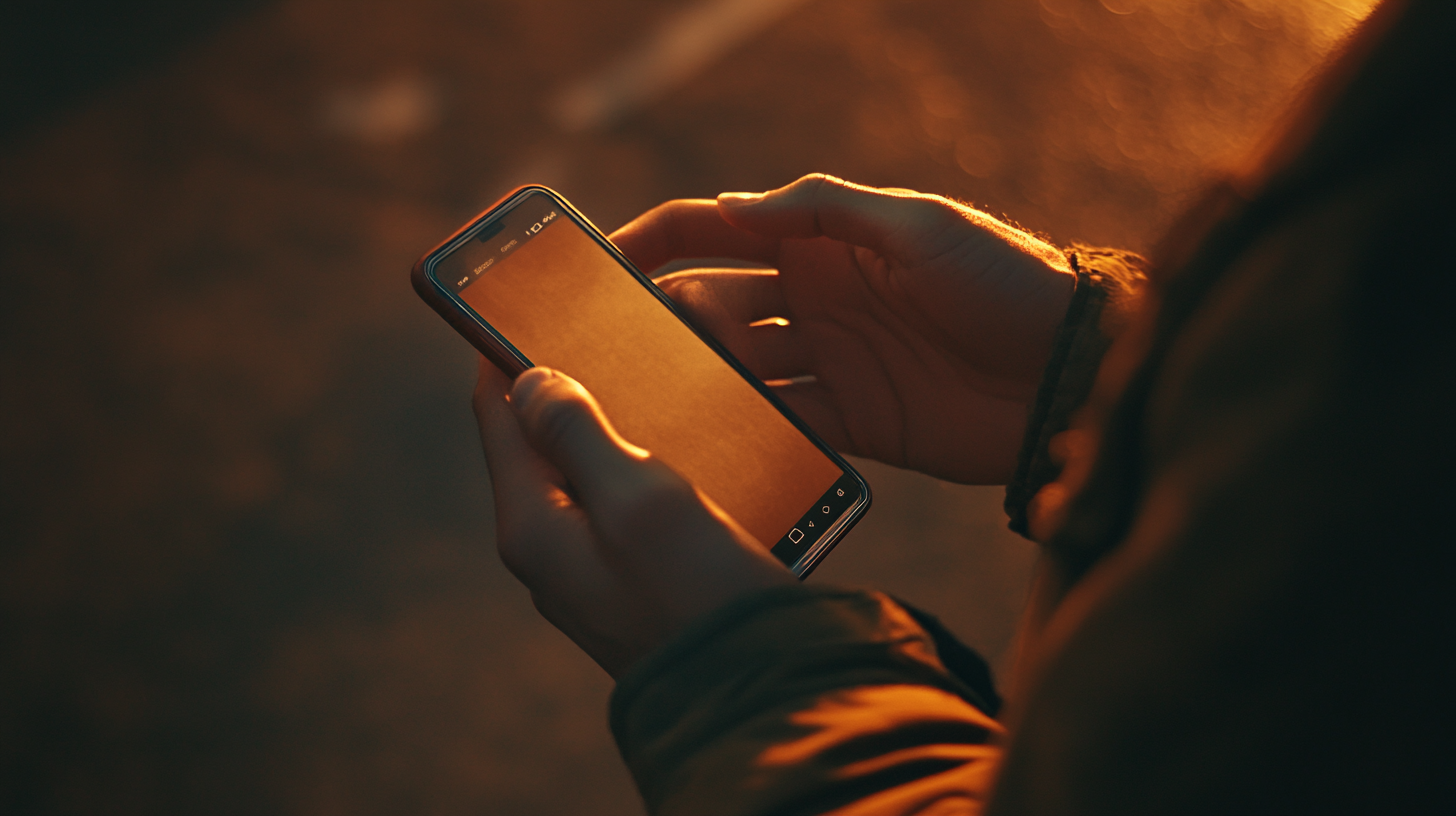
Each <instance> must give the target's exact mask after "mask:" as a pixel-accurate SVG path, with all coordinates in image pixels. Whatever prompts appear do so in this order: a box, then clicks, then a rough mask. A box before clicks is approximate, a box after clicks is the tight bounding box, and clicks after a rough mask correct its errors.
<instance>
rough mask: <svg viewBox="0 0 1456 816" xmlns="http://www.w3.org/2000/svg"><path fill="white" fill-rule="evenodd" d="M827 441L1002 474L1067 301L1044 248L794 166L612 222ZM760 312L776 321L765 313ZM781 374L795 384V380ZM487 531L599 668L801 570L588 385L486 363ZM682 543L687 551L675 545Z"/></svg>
mask: <svg viewBox="0 0 1456 816" xmlns="http://www.w3.org/2000/svg"><path fill="white" fill-rule="evenodd" d="M612 240H613V241H614V242H615V243H616V244H617V245H618V246H619V247H621V248H622V250H623V251H624V252H625V253H626V254H627V255H628V257H630V258H632V259H633V261H634V262H635V263H636V264H637V265H638V266H639V267H640V268H642V269H647V270H651V269H657V268H659V267H660V266H662V265H663V264H665V263H667V262H669V261H673V260H679V259H685V258H736V259H739V260H743V261H748V262H751V263H755V264H762V265H763V266H765V267H771V268H769V269H694V270H690V271H685V272H679V273H675V274H672V275H668V276H665V277H663V278H661V279H659V281H658V283H659V285H660V286H661V287H662V289H663V290H664V291H665V292H666V293H667V294H668V295H669V296H671V297H672V298H673V299H674V300H675V301H676V302H677V303H679V304H680V305H681V306H682V307H683V308H684V310H686V311H687V312H688V314H689V315H690V316H691V317H692V318H693V319H694V320H695V321H697V322H698V323H699V324H700V325H701V326H703V327H704V328H706V329H707V330H708V331H709V332H711V333H712V334H713V335H714V336H715V337H717V338H718V339H719V340H720V341H721V342H722V343H723V344H724V345H725V346H727V347H728V349H729V350H730V351H732V352H733V353H734V355H735V356H737V357H738V358H739V359H740V360H742V361H743V362H744V364H745V365H747V366H748V368H749V369H750V370H752V371H753V372H754V373H755V374H757V375H758V376H759V377H761V378H763V379H765V380H769V381H779V382H777V383H773V385H774V387H775V388H776V389H777V391H778V393H779V394H780V395H781V396H782V397H783V399H784V401H785V402H787V403H788V404H789V406H790V407H791V408H793V409H794V411H795V412H796V413H798V414H799V416H801V417H802V418H803V419H804V420H805V421H806V422H808V423H809V425H810V426H811V427H813V428H814V430H815V431H816V432H817V433H819V434H820V436H822V437H823V438H824V439H825V440H826V441H827V442H829V444H831V445H833V446H835V447H836V448H837V449H839V450H841V451H844V452H845V453H850V454H854V455H859V456H865V457H869V458H873V459H877V460H879V461H882V462H886V463H888V464H891V465H895V466H897V467H903V468H909V469H913V470H918V471H921V472H923V473H928V474H930V475H932V476H935V477H937V478H941V479H947V480H951V481H958V482H967V483H977V484H997V483H1004V482H1005V481H1006V480H1007V479H1009V478H1010V476H1011V473H1012V469H1013V467H1014V464H1015V460H1016V452H1017V449H1018V447H1019V446H1020V442H1021V436H1022V433H1023V431H1024V429H1025V424H1026V416H1027V412H1028V408H1029V405H1030V402H1031V401H1032V399H1033V397H1034V395H1035V392H1036V388H1037V385H1038V383H1039V380H1040V376H1041V372H1042V369H1043V368H1044V367H1045V365H1046V360H1047V357H1048V356H1049V354H1050V351H1051V345H1052V339H1053V337H1054V335H1055V333H1056V329H1057V327H1058V325H1059V324H1060V322H1061V320H1062V318H1063V316H1064V315H1065V313H1066V309H1067V305H1068V303H1069V302H1070V300H1071V294H1072V288H1073V285H1074V276H1073V275H1072V273H1071V271H1070V270H1069V269H1068V268H1067V264H1066V259H1065V257H1064V256H1063V255H1062V253H1061V252H1060V251H1059V250H1057V249H1056V248H1055V247H1052V246H1051V245H1049V244H1046V243H1044V242H1042V241H1040V240H1038V239H1036V238H1035V237H1033V236H1030V235H1028V234H1026V233H1024V232H1021V231H1019V230H1016V229H1014V228H1012V227H1010V226H1008V225H1006V224H1003V223H1001V222H999V221H997V220H995V219H994V218H991V217H990V216H988V215H986V214H984V213H981V212H978V211H976V210H973V209H970V208H968V207H965V206H963V205H961V204H958V203H955V202H952V201H949V200H947V199H944V198H941V197H939V196H930V195H924V194H921V193H915V192H912V191H908V190H897V189H892V190H883V189H875V188H869V187H862V186H859V185H854V184H849V183H847V182H844V181H841V180H839V179H835V178H832V177H829V176H823V175H813V176H806V177H804V178H802V179H799V180H798V181H796V182H794V183H793V184H790V185H788V186H787V187H783V188H780V189H778V190H774V191H771V192H768V193H763V194H746V193H724V194H723V195H720V196H719V197H718V200H717V201H716V202H714V201H708V200H679V201H671V202H668V203H666V204H663V205H661V206H659V207H657V208H655V209H653V210H650V211H648V212H647V213H645V214H643V215H642V216H641V217H639V218H637V219H636V220H634V221H633V222H632V223H630V224H628V225H627V226H625V227H623V228H622V229H621V230H619V231H617V232H616V233H615V234H614V235H612ZM770 318H781V319H780V320H777V321H770V320H769V319H770ZM791 379H792V381H790V380H791ZM475 412H476V416H477V419H478V420H479V423H480V430H481V438H482V441H483V443H484V446H485V453H486V460H487V463H488V464H489V466H490V472H491V476H492V479H491V481H492V484H493V486H494V491H495V501H496V514H497V544H498V547H499V549H500V554H501V558H502V560H503V561H504V562H505V564H506V566H507V567H508V568H509V569H510V570H511V571H512V572H513V573H514V574H515V575H516V576H517V577H518V578H520V579H521V581H522V582H523V583H525V584H526V586H527V587H529V588H530V590H531V593H532V597H533V598H534V600H535V602H536V606H537V608H538V609H540V610H541V612H542V614H543V615H544V616H545V617H546V618H547V619H548V620H550V621H551V622H552V623H553V624H555V625H556V626H557V627H558V628H560V629H561V630H562V631H563V632H565V633H566V634H567V635H568V636H569V637H571V638H572V639H573V640H574V641H575V642H576V643H577V644H578V645H580V646H581V647H582V648H583V649H584V650H585V651H586V652H587V653H588V654H590V655H591V656H592V657H593V658H594V659H595V660H596V661H597V662H598V663H599V664H601V665H602V667H603V668H605V669H606V670H607V671H608V673H610V674H612V675H613V676H614V677H615V676H619V675H620V673H621V672H622V671H624V670H625V669H626V668H627V667H629V666H630V665H631V664H632V663H634V662H635V661H636V660H638V659H640V658H641V657H642V656H644V655H645V654H646V653H647V652H649V651H651V650H652V649H653V648H655V647H656V646H657V645H659V644H661V643H663V642H664V641H665V640H667V639H668V638H670V637H672V635H673V634H675V633H676V632H678V631H680V630H681V629H682V628H683V627H684V626H685V625H687V623H689V622H690V621H691V620H693V619H694V618H696V617H698V616H700V615H702V614H704V613H706V612H708V611H710V610H712V609H715V608H717V607H718V606H721V605H722V604H724V603H726V602H727V601H728V600H730V599H732V598H733V597H735V596H737V595H740V594H743V593H746V592H749V591H753V590H756V589H762V588H766V587H769V586H773V585H775V584H784V583H792V582H793V581H794V580H795V579H794V577H793V576H792V574H790V573H789V572H788V570H787V569H785V568H784V567H783V566H782V565H781V564H779V562H778V561H777V560H776V559H774V558H773V556H772V555H770V554H769V553H768V551H767V550H766V549H765V548H764V546H763V545H762V544H761V543H759V542H758V541H756V540H755V539H754V538H753V537H752V536H750V535H749V534H748V533H746V532H745V531H744V530H743V529H742V528H740V527H739V526H738V525H737V524H735V523H734V522H733V520H732V519H730V518H729V517H728V516H727V515H725V514H724V513H723V512H722V511H721V510H720V509H718V508H717V507H715V506H714V505H713V504H712V502H711V501H710V500H708V499H707V497H705V496H703V495H701V494H700V493H698V492H697V491H696V490H694V489H693V487H692V486H691V485H689V484H688V483H687V482H685V481H684V480H683V479H682V478H681V477H679V476H678V475H677V474H676V473H674V472H673V471H672V470H671V469H670V468H668V467H667V466H666V465H664V464H663V463H661V462H660V461H657V460H656V459H654V458H653V457H652V455H651V453H650V452H648V451H644V450H642V449H640V448H637V447H636V446H634V445H632V444H631V443H630V442H628V441H626V440H623V439H622V438H621V437H620V436H619V435H617V433H616V432H615V431H614V430H613V429H612V427H611V423H610V421H609V420H608V419H607V418H606V417H605V416H604V415H603V414H602V412H601V409H600V407H599V406H598V405H597V404H596V402H595V400H593V399H592V397H591V395H590V394H588V393H587V392H586V390H585V389H584V388H582V386H581V385H580V384H579V383H577V382H576V381H575V380H572V379H571V378H570V377H568V376H566V375H565V374H562V373H560V372H555V371H550V370H547V369H532V370H530V371H527V372H526V373H524V374H522V375H521V376H520V377H519V378H517V380H516V382H515V383H514V384H512V383H510V382H509V381H508V380H507V378H506V377H505V375H504V374H502V373H500V372H499V371H498V370H497V369H495V368H494V367H493V366H491V365H490V364H489V363H486V362H484V361H482V363H481V368H480V382H479V385H478V386H477V389H476V394H475ZM684 541H692V542H693V543H694V544H693V546H691V547H684V546H682V542H684Z"/></svg>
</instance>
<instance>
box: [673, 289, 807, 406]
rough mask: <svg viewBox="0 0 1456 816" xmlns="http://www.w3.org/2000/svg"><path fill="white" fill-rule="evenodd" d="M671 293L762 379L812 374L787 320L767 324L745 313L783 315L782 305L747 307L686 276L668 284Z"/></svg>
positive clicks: (796, 333)
mask: <svg viewBox="0 0 1456 816" xmlns="http://www.w3.org/2000/svg"><path fill="white" fill-rule="evenodd" d="M671 289H672V291H671V292H670V293H669V294H671V296H672V299H673V301H674V302H676V303H677V304H678V307H679V308H680V309H682V311H683V312H684V313H686V314H687V316H688V318H689V319H691V320H692V321H693V323H695V324H696V325H697V326H698V327H699V328H701V329H703V330H704V331H706V332H707V333H708V334H710V335H712V336H713V338H714V339H715V340H717V341H718V342H719V343H721V344H722V345H723V347H724V348H726V349H728V352H729V353H730V354H732V355H733V356H734V357H736V358H737V359H738V361H739V362H741V363H743V365H744V366H746V367H747V368H748V370H749V371H751V372H753V374H754V376H756V377H758V378H759V379H763V380H772V379H779V378H785V377H797V376H799V375H801V374H810V373H813V372H812V371H811V365H812V361H813V358H812V355H811V354H810V352H809V349H808V346H807V344H805V343H804V342H803V341H802V336H801V335H800V333H799V331H798V329H797V328H795V327H794V325H793V324H792V323H791V322H789V321H788V320H779V321H774V322H767V321H764V320H761V319H759V318H757V317H752V318H750V317H749V315H754V316H756V315H760V314H775V313H778V314H782V313H783V312H785V311H787V310H786V309H780V308H771V307H763V306H762V305H761V304H760V305H759V306H757V307H754V306H745V305H744V304H743V303H742V302H739V303H736V304H735V303H734V298H732V297H731V296H730V297H729V298H727V299H726V300H725V299H722V298H720V297H719V296H718V295H719V290H718V289H716V288H713V289H710V288H709V285H708V283H707V282H705V281H704V280H703V279H701V278H697V277H685V278H682V279H679V280H678V281H675V282H673V283H672V285H671Z"/></svg>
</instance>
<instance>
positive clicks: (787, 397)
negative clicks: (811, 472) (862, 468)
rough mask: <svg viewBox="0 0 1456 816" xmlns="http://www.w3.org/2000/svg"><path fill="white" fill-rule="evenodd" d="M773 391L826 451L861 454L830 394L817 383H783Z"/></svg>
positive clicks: (832, 395)
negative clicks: (825, 444)
mask: <svg viewBox="0 0 1456 816" xmlns="http://www.w3.org/2000/svg"><path fill="white" fill-rule="evenodd" d="M773 391H774V394H775V395H777V396H778V398H779V399H781V400H783V401H784V404H785V405H787V406H789V410H791V411H793V412H794V414H795V415H797V416H798V417H799V419H802V420H804V422H805V423H806V424H807V425H808V426H809V427H810V428H812V429H813V430H814V433H816V434H818V435H819V438H820V439H823V440H824V441H825V442H826V443H827V444H828V445H829V447H831V448H834V449H835V450H837V451H839V452H840V453H848V454H851V455H860V454H861V453H862V451H860V450H859V448H858V447H857V446H856V445H855V443H854V440H853V439H852V438H851V437H850V434H849V430H848V428H846V426H845V424H844V415H843V413H841V412H840V410H839V405H838V403H837V402H836V401H835V399H834V394H833V392H831V391H830V390H829V389H828V388H826V387H824V385H822V384H820V383H817V382H806V383H783V384H775V385H774V386H773Z"/></svg>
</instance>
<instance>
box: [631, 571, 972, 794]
mask: <svg viewBox="0 0 1456 816" xmlns="http://www.w3.org/2000/svg"><path fill="white" fill-rule="evenodd" d="M980 701H981V697H980V695H978V694H977V693H976V691H975V690H973V689H971V688H970V687H968V686H966V685H964V684H962V683H961V682H960V681H958V680H957V679H955V678H954V677H953V676H952V675H951V674H949V673H948V672H947V671H946V670H945V668H944V666H943V665H942V663H941V661H940V659H939V657H938V656H937V653H936V648H935V645H934V641H933V639H932V638H931V637H930V636H929V635H928V634H927V633H926V632H925V630H924V629H922V628H921V627H920V626H919V625H918V624H917V623H916V622H915V620H914V619H913V618H912V617H911V615H910V614H909V613H907V612H906V611H905V610H904V609H902V608H901V607H899V606H898V605H896V604H895V603H894V602H893V601H891V600H890V599H889V598H887V597H885V596H884V595H880V594H878V593H868V592H850V591H843V590H837V589H827V588H822V587H807V586H791V587H779V588H775V589H772V590H768V591H765V592H760V593H754V594H752V595H750V596H748V597H745V598H742V599H739V600H738V601H736V602H734V603H731V604H729V605H728V606H727V607H726V608H723V609H720V610H718V611H716V612H714V613H711V614H710V615H708V616H707V617H706V618H705V619H703V620H700V621H698V622H697V623H696V624H695V625H694V626H693V627H691V629H690V630H689V631H687V632H684V633H682V634H681V635H679V636H678V637H677V638H675V639H674V640H673V642H671V643H669V644H668V645H667V646H665V647H664V648H663V649H661V650H659V651H658V652H656V653H655V654H653V655H651V656H649V657H648V658H646V659H645V660H644V661H643V662H642V663H641V664H639V665H638V666H635V667H634V668H633V669H632V670H631V671H630V672H628V674H627V675H626V676H624V677H623V678H622V681H621V682H620V683H619V685H618V687H617V690H616V691H615V692H614V694H613V698H612V710H611V724H612V732H613V735H614V736H615V737H616V739H617V743H618V746H619V747H620V749H621V751H622V754H623V756H624V757H625V758H626V760H627V765H628V767H629V768H630V770H631V772H632V775H633V777H634V778H635V779H636V781H637V785H638V788H639V790H640V791H641V793H642V796H643V798H644V800H645V801H646V803H647V807H648V811H649V812H650V813H653V814H660V815H661V816H668V814H692V815H693V816H715V814H725V815H726V814H735V815H736V814H743V815H747V814H775V815H776V816H777V815H778V814H820V813H836V814H842V815H843V816H861V815H863V816H868V814H875V816H881V815H882V814H883V815H885V816H888V815H889V814H917V813H925V814H929V813H934V814H942V815H943V816H949V814H963V813H965V814H968V813H976V812H979V810H980V805H981V803H982V800H983V798H984V796H985V794H986V791H987V788H988V785H989V782H990V779H991V777H992V775H993V772H994V768H995V764H996V758H997V757H998V755H999V750H998V749H997V748H996V747H995V746H994V742H995V739H996V738H997V737H998V736H999V735H1000V734H1001V728H1000V726H999V725H998V724H997V723H996V721H995V720H994V719H992V718H991V717H990V716H988V715H987V714H985V713H984V712H982V711H981V710H980V709H978V708H977V707H976V706H975V705H973V704H972V703H973V702H980Z"/></svg>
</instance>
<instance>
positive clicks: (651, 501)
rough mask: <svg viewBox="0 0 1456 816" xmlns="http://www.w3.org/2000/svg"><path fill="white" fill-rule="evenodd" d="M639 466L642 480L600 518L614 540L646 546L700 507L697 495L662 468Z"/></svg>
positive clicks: (654, 464)
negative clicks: (642, 471)
mask: <svg viewBox="0 0 1456 816" xmlns="http://www.w3.org/2000/svg"><path fill="white" fill-rule="evenodd" d="M643 464H644V465H647V467H646V468H644V470H645V473H644V478H643V480H642V481H641V482H640V483H639V484H637V485H634V486H633V487H632V488H631V489H629V490H626V491H624V492H623V494H622V495H621V496H620V497H619V500H618V501H617V502H616V503H615V507H614V509H613V512H612V513H611V514H610V516H609V517H608V518H604V519H601V521H602V522H603V523H604V526H605V527H606V528H607V529H606V530H604V531H603V532H607V533H608V534H609V535H611V536H613V537H615V538H620V539H624V540H625V539H631V540H640V541H642V542H643V543H647V542H649V541H652V540H654V539H655V538H656V536H655V535H654V534H657V533H662V532H664V531H670V530H672V529H673V528H675V527H676V526H678V525H679V524H680V522H681V521H682V519H683V518H684V517H685V516H686V515H687V514H690V513H692V512H693V511H694V509H696V508H698V507H699V506H700V505H699V502H698V497H697V493H696V492H695V491H694V490H693V489H692V487H691V486H689V485H688V484H687V482H684V481H683V480H682V479H681V478H680V477H678V476H677V474H675V473H673V472H672V471H670V470H668V469H667V467H666V465H663V464H662V463H660V462H657V461H655V460H648V461H647V462H644V463H643Z"/></svg>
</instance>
